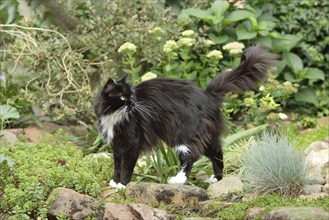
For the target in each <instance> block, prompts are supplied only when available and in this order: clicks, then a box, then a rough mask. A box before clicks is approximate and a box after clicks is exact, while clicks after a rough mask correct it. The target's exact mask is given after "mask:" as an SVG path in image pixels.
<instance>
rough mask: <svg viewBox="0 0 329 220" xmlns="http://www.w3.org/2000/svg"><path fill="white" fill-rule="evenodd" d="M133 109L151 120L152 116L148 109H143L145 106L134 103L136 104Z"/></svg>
mask: <svg viewBox="0 0 329 220" xmlns="http://www.w3.org/2000/svg"><path fill="white" fill-rule="evenodd" d="M135 109H136V110H137V111H138V112H139V113H141V114H146V115H147V116H149V117H151V118H153V116H152V114H151V112H150V109H149V108H147V107H145V106H143V105H140V104H138V103H136V104H135Z"/></svg>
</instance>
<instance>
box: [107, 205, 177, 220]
mask: <svg viewBox="0 0 329 220" xmlns="http://www.w3.org/2000/svg"><path fill="white" fill-rule="evenodd" d="M103 219H104V220H110V219H116V220H126V219H139V220H149V219H151V220H170V219H175V218H174V216H172V215H169V214H167V212H166V211H165V210H162V209H157V208H152V207H150V206H148V205H145V204H132V205H128V204H116V203H106V204H105V207H104V217H103Z"/></svg>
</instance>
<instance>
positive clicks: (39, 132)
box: [24, 122, 87, 143]
mask: <svg viewBox="0 0 329 220" xmlns="http://www.w3.org/2000/svg"><path fill="white" fill-rule="evenodd" d="M59 129H62V130H63V131H64V132H65V133H68V134H71V135H75V136H84V135H85V134H87V130H86V128H85V127H83V126H66V125H58V124H55V123H52V122H43V123H42V126H41V127H37V126H35V125H30V126H29V127H27V128H26V129H25V130H24V132H25V134H26V136H27V138H28V139H29V140H30V141H31V142H34V143H35V142H37V141H38V140H39V139H42V138H43V137H44V136H45V134H46V133H50V134H53V133H55V132H57V131H58V130H59Z"/></svg>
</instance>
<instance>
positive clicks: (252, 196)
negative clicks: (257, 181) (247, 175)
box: [242, 193, 257, 202]
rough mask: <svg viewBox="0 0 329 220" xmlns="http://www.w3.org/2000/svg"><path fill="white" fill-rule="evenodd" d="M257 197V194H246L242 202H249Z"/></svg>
mask: <svg viewBox="0 0 329 220" xmlns="http://www.w3.org/2000/svg"><path fill="white" fill-rule="evenodd" d="M256 197H257V195H256V194H253V193H246V194H245V195H244V196H243V198H242V202H248V201H251V200H253V199H255V198H256Z"/></svg>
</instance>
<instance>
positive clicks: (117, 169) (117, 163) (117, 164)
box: [109, 151, 122, 188]
mask: <svg viewBox="0 0 329 220" xmlns="http://www.w3.org/2000/svg"><path fill="white" fill-rule="evenodd" d="M113 158H114V179H112V180H110V182H109V185H110V186H111V187H113V188H117V187H118V184H119V183H120V177H121V162H122V156H120V155H119V153H117V152H116V151H113Z"/></svg>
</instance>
